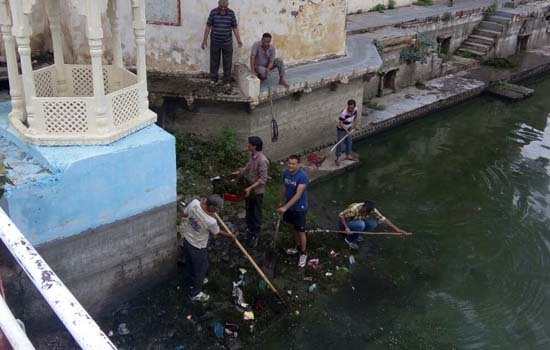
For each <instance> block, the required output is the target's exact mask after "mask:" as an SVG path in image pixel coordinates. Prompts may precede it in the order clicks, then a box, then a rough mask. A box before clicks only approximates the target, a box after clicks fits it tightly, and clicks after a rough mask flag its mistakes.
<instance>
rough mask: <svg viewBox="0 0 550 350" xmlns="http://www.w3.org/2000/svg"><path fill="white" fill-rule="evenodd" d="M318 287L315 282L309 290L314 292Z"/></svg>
mask: <svg viewBox="0 0 550 350" xmlns="http://www.w3.org/2000/svg"><path fill="white" fill-rule="evenodd" d="M316 289H317V284H315V283H313V284H312V285H311V286H309V288H308V291H309V292H310V293H313V292H315V290H316Z"/></svg>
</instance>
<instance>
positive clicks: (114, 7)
mask: <svg viewBox="0 0 550 350" xmlns="http://www.w3.org/2000/svg"><path fill="white" fill-rule="evenodd" d="M107 11H108V14H109V21H110V22H111V32H112V34H113V65H114V66H116V67H119V68H124V63H123V62H122V41H121V39H120V19H119V17H118V0H109V7H108V10H107Z"/></svg>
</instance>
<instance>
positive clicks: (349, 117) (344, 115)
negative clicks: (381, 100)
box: [338, 107, 357, 130]
mask: <svg viewBox="0 0 550 350" xmlns="http://www.w3.org/2000/svg"><path fill="white" fill-rule="evenodd" d="M356 117H357V107H355V108H354V109H353V112H351V113H350V112H349V111H348V109H347V108H344V109H343V110H342V112H340V121H341V122H342V124H344V129H343V130H349V129H351V127H352V126H353V121H354V120H355V118H356ZM338 129H341V128H340V127H338Z"/></svg>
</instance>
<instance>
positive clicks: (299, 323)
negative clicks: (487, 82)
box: [255, 77, 550, 350]
mask: <svg viewBox="0 0 550 350" xmlns="http://www.w3.org/2000/svg"><path fill="white" fill-rule="evenodd" d="M529 86H530V87H533V88H534V89H536V94H535V95H534V96H533V97H531V98H529V99H527V100H525V101H521V102H518V103H513V104H512V103H508V102H505V101H502V100H498V99H494V98H490V97H485V96H484V97H480V98H477V99H474V100H471V101H468V102H466V103H464V104H462V105H460V106H457V107H454V108H451V109H448V110H444V111H441V112H438V113H436V114H434V115H433V116H431V117H428V118H425V119H422V120H419V121H416V122H413V123H410V124H407V125H405V126H402V127H400V128H398V129H396V130H393V131H391V132H387V133H384V134H380V135H378V136H375V137H372V138H369V139H368V140H366V141H364V142H361V143H359V144H357V146H356V148H357V149H356V150H357V151H358V153H359V154H360V156H361V159H362V160H363V163H362V166H361V167H360V168H358V169H356V170H354V171H352V172H349V173H345V174H343V175H341V176H339V177H337V178H333V179H330V180H327V181H325V182H322V183H319V184H318V185H316V186H312V188H311V198H312V201H314V202H315V206H314V209H313V211H314V213H315V215H316V217H317V219H318V222H319V223H320V224H322V225H325V226H327V225H334V219H335V215H336V213H337V212H338V211H340V210H342V208H344V207H345V206H346V205H347V204H348V203H350V202H355V201H363V200H365V199H372V200H375V201H376V202H377V204H378V206H379V208H380V210H381V212H382V213H383V214H385V215H386V216H388V217H389V218H391V219H392V220H393V221H394V222H395V223H397V224H398V225H400V226H403V227H404V228H406V229H408V230H411V231H413V232H415V234H416V235H415V236H413V237H412V238H407V239H401V238H371V239H369V241H368V242H367V243H366V244H365V246H364V247H363V249H362V251H361V253H359V254H358V255H357V261H358V264H356V265H355V266H354V268H353V270H352V272H353V282H352V285H346V286H342V289H341V290H339V291H338V292H336V293H335V294H333V295H331V296H325V297H320V298H318V300H317V301H316V302H315V303H314V304H313V305H311V306H310V308H309V309H308V310H306V311H304V312H303V313H302V314H301V317H300V318H299V319H294V320H293V321H292V323H290V321H289V320H287V321H288V322H287V323H285V322H281V324H279V325H276V326H275V327H273V328H272V329H271V330H270V331H268V332H266V334H264V336H263V337H261V338H258V339H256V347H255V348H257V349H259V348H261V349H262V350H267V349H331V348H334V347H338V348H343V347H347V348H353V349H366V348H368V349H369V350H370V349H388V348H390V349H453V348H456V349H548V348H550V273H549V272H548V271H550V270H549V267H550V254H549V250H550V228H549V227H550V115H549V112H550V100H549V99H548V91H550V79H549V78H548V77H545V78H544V79H540V80H538V81H532V82H530V83H529ZM342 249H343V250H344V246H342Z"/></svg>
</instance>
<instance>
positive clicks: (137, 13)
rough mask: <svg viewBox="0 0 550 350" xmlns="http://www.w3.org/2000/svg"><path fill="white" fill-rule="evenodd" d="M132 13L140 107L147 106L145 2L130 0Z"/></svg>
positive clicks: (144, 107)
mask: <svg viewBox="0 0 550 350" xmlns="http://www.w3.org/2000/svg"><path fill="white" fill-rule="evenodd" d="M132 15H133V26H134V36H135V38H136V47H137V54H136V66H137V75H138V81H139V82H140V83H143V85H144V93H143V95H144V96H143V99H142V108H143V109H144V110H145V109H148V108H149V99H148V95H149V92H148V90H147V66H146V63H145V25H146V23H145V2H144V0H132Z"/></svg>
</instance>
